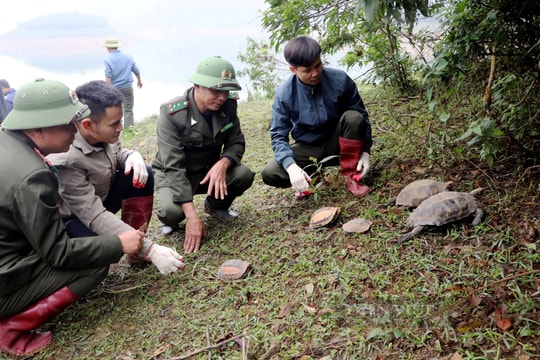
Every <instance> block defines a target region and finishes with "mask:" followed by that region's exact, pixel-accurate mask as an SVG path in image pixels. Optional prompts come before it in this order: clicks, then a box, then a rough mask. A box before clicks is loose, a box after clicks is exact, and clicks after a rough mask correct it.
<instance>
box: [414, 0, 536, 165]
mask: <svg viewBox="0 0 540 360" xmlns="http://www.w3.org/2000/svg"><path fill="white" fill-rule="evenodd" d="M442 18H443V20H444V22H443V26H444V27H445V29H446V30H447V34H446V36H445V37H444V39H443V40H442V41H441V42H439V43H438V44H437V46H436V47H435V49H436V51H435V61H434V62H433V64H432V66H431V67H430V68H429V69H428V71H426V72H425V78H424V79H425V80H426V79H431V80H435V82H431V83H430V86H434V87H436V88H440V89H443V88H445V89H448V90H449V91H451V92H453V93H454V94H459V93H462V92H464V91H465V92H473V93H477V94H483V105H484V107H483V108H482V109H479V110H478V112H477V113H475V114H473V116H474V118H476V120H474V121H469V122H468V124H469V128H468V130H467V131H466V132H465V133H464V134H463V136H462V137H461V138H460V139H465V138H468V139H469V142H468V144H469V145H470V146H476V145H480V147H479V149H480V156H481V157H482V158H483V159H485V160H486V161H487V162H488V164H493V161H494V160H495V159H496V157H497V155H498V154H499V153H500V151H501V150H503V149H507V148H509V145H517V146H518V147H519V149H520V150H521V151H523V152H524V153H525V154H526V155H527V156H528V157H532V158H534V157H537V155H535V154H538V152H539V150H540V134H539V132H538V130H537V129H538V128H539V127H540V119H539V116H538V114H539V111H538V109H537V99H538V96H539V94H540V86H539V85H540V83H539V71H538V70H539V66H538V64H539V60H540V48H539V46H538V44H539V42H538V39H539V37H540V4H539V3H538V2H537V1H533V0H526V1H522V2H519V4H517V3H515V2H514V1H509V0H487V1H478V0H461V1H455V0H454V1H450V2H449V3H448V6H447V7H446V9H445V11H444V12H443V14H442ZM490 75H491V76H493V79H492V80H491V79H489V78H490ZM488 79H489V80H488ZM491 81H492V82H491ZM502 144H505V146H503V145H502Z"/></svg>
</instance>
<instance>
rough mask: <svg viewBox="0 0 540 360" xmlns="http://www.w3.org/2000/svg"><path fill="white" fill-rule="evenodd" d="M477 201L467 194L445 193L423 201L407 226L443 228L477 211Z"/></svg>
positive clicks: (410, 216)
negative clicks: (442, 226)
mask: <svg viewBox="0 0 540 360" xmlns="http://www.w3.org/2000/svg"><path fill="white" fill-rule="evenodd" d="M477 208H478V206H477V204H476V200H475V198H474V196H473V195H471V194H470V193H466V192H457V191H443V192H440V193H438V194H435V195H433V196H431V197H429V198H428V199H426V200H424V201H422V203H420V205H418V207H417V208H416V209H414V211H413V212H412V213H411V214H410V215H409V218H408V220H407V224H406V225H407V226H409V227H412V226H418V225H433V226H441V225H444V224H447V223H449V222H453V221H456V220H460V219H463V218H466V217H467V216H469V215H471V214H473V213H475V212H476V211H477Z"/></svg>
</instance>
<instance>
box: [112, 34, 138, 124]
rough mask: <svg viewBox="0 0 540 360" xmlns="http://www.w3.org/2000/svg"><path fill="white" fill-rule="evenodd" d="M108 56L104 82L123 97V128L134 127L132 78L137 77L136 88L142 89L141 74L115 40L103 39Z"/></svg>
mask: <svg viewBox="0 0 540 360" xmlns="http://www.w3.org/2000/svg"><path fill="white" fill-rule="evenodd" d="M104 46H105V47H106V48H107V51H108V52H109V55H107V57H106V58H105V61H104V63H105V81H106V82H108V83H109V84H112V85H113V86H114V87H115V88H117V89H118V90H120V92H121V93H122V94H123V95H124V98H125V102H124V127H125V128H126V129H127V128H129V127H130V126H133V125H134V119H133V104H134V95H133V86H132V83H133V76H132V75H131V74H132V73H133V74H135V77H137V87H138V88H139V89H140V88H142V86H143V84H142V82H141V72H140V71H139V68H138V67H137V64H135V61H134V60H133V58H132V57H131V56H129V55H127V54H125V53H123V52H121V51H120V50H118V48H119V47H120V43H119V42H118V39H116V38H107V39H105V45H104Z"/></svg>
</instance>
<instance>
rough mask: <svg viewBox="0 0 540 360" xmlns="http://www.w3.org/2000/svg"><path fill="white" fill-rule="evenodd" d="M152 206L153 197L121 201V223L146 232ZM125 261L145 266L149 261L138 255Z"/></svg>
mask: <svg viewBox="0 0 540 360" xmlns="http://www.w3.org/2000/svg"><path fill="white" fill-rule="evenodd" d="M153 206H154V197H153V196H152V195H149V196H138V197H132V198H129V199H126V200H123V201H122V216H121V219H122V221H123V222H125V223H126V224H128V225H129V226H131V227H133V228H134V229H136V230H140V231H142V232H144V233H145V232H146V230H147V229H148V223H150V218H151V217H152V209H153ZM127 261H128V263H129V264H130V265H136V264H145V263H148V262H149V261H150V260H149V259H148V258H145V257H143V256H140V255H139V254H135V255H128V256H127Z"/></svg>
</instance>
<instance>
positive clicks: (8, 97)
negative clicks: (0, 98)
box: [0, 79, 17, 112]
mask: <svg viewBox="0 0 540 360" xmlns="http://www.w3.org/2000/svg"><path fill="white" fill-rule="evenodd" d="M0 88H2V94H3V95H4V100H5V103H6V109H7V112H10V111H11V110H12V109H13V98H15V94H16V93H17V90H15V89H14V88H12V87H11V86H9V83H8V81H7V80H6V79H0Z"/></svg>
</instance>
